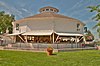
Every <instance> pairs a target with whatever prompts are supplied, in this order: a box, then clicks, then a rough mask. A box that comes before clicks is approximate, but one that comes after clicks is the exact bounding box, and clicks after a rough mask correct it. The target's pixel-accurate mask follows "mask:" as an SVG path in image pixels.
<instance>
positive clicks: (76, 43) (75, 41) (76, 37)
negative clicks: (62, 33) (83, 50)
mask: <svg viewBox="0 0 100 66" xmlns="http://www.w3.org/2000/svg"><path fill="white" fill-rule="evenodd" d="M75 42H76V46H77V48H78V44H77V36H76V40H75Z"/></svg>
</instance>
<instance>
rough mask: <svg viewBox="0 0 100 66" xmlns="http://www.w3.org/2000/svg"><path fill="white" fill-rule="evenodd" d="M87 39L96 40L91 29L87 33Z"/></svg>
mask: <svg viewBox="0 0 100 66" xmlns="http://www.w3.org/2000/svg"><path fill="white" fill-rule="evenodd" d="M85 39H86V41H93V40H94V36H93V34H92V33H91V31H89V30H88V31H87V32H86V34H85Z"/></svg>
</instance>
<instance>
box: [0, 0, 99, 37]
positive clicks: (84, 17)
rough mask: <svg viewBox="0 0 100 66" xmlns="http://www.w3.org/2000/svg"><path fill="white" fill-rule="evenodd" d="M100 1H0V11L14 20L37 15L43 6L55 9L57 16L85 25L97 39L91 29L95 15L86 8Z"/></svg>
mask: <svg viewBox="0 0 100 66" xmlns="http://www.w3.org/2000/svg"><path fill="white" fill-rule="evenodd" d="M98 4H100V0H0V11H5V12H6V13H9V14H13V15H15V16H16V20H19V19H22V18H25V17H28V16H32V15H35V14H38V13H39V12H38V10H39V9H40V8H41V7H44V6H52V7H56V8H58V9H59V10H60V12H59V14H63V15H65V16H69V17H72V18H76V19H78V20H80V21H82V22H84V23H85V24H86V26H87V27H88V29H89V30H91V31H92V33H93V34H94V35H95V36H96V37H97V33H96V31H95V30H92V27H93V26H94V25H95V24H96V22H95V21H93V20H92V19H91V18H92V17H93V16H94V15H95V13H90V12H89V9H87V8H86V7H87V6H90V5H98Z"/></svg>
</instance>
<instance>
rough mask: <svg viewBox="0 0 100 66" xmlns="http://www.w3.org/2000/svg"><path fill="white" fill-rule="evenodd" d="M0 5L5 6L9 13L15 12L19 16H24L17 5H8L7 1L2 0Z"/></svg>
mask: <svg viewBox="0 0 100 66" xmlns="http://www.w3.org/2000/svg"><path fill="white" fill-rule="evenodd" d="M0 7H3V8H4V9H6V12H7V13H10V14H14V15H17V16H19V17H21V18H23V16H22V12H21V11H20V10H18V9H17V8H15V7H12V6H9V5H8V4H7V3H5V2H2V1H0Z"/></svg>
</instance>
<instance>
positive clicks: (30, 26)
mask: <svg viewBox="0 0 100 66" xmlns="http://www.w3.org/2000/svg"><path fill="white" fill-rule="evenodd" d="M39 12H40V14H36V15H34V16H30V17H26V18H23V19H21V20H17V21H15V22H13V34H10V35H11V36H13V37H14V39H13V40H14V41H15V42H27V43H51V44H54V43H70V42H73V43H79V42H80V43H81V42H83V41H84V36H83V34H84V26H85V24H84V23H82V22H81V21H79V20H77V19H74V18H71V17H67V16H64V15H61V14H58V12H59V10H58V9H57V8H54V7H50V6H47V7H43V8H41V9H40V10H39Z"/></svg>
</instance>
